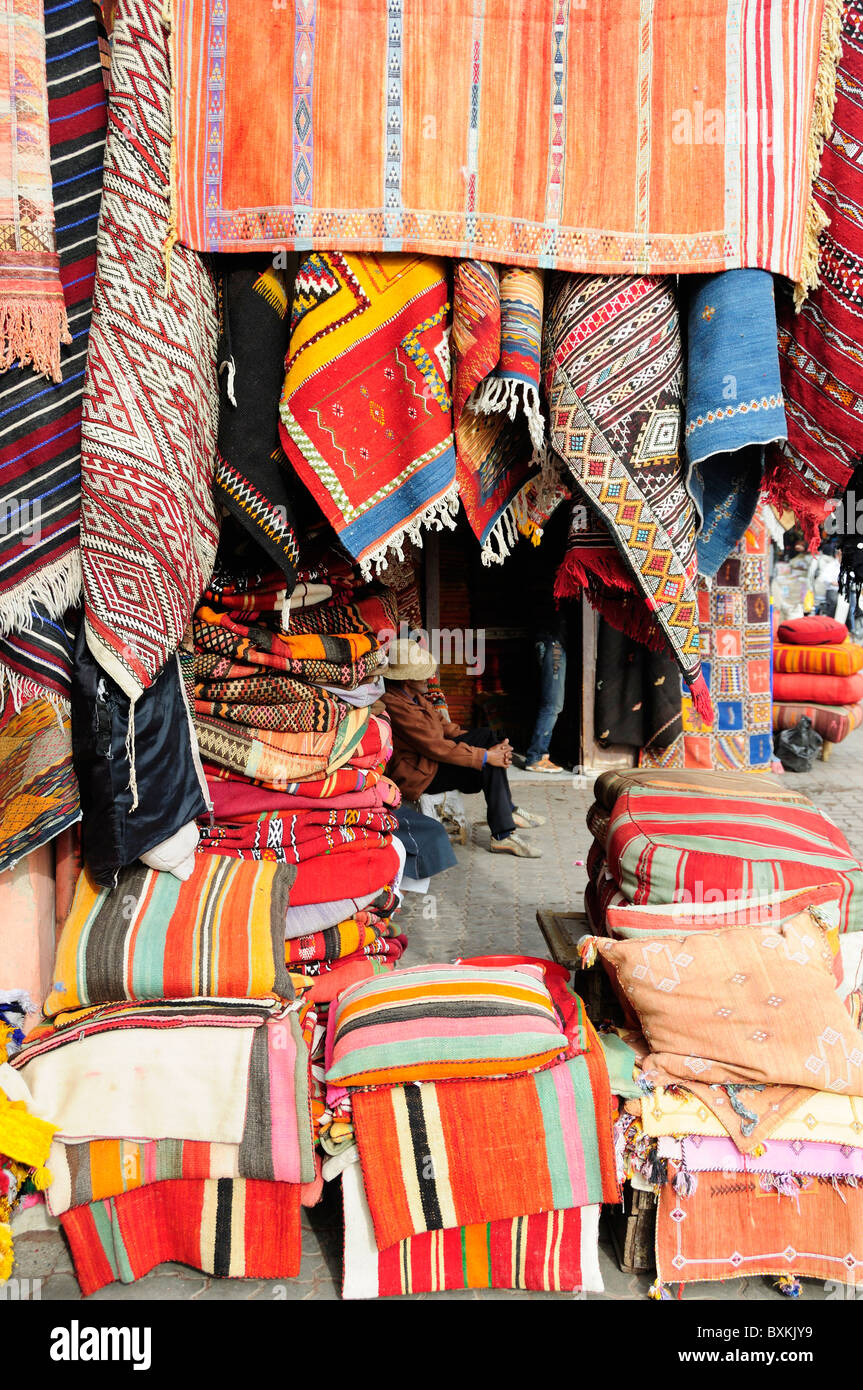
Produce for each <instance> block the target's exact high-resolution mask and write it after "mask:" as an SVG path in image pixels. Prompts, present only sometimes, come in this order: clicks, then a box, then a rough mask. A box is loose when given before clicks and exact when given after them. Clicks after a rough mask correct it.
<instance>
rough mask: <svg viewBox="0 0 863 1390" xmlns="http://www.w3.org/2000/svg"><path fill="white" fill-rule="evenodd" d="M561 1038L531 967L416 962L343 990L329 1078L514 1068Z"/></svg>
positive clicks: (547, 1054) (414, 1077)
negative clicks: (419, 963) (496, 967)
mask: <svg viewBox="0 0 863 1390" xmlns="http://www.w3.org/2000/svg"><path fill="white" fill-rule="evenodd" d="M567 1046H568V1043H567V1038H566V1036H565V1034H564V1033H563V1032H562V1031H561V1026H560V1021H559V1019H558V1016H557V1014H556V1012H555V1008H554V1004H553V1003H552V1000H551V996H550V994H549V992H548V989H547V988H546V985H545V983H544V981H543V972H542V970H541V969H539V968H538V967H536V966H531V965H524V966H516V967H514V968H513V969H509V970H507V969H493V968H487V967H484V966H469V965H418V966H414V967H412V968H411V969H409V970H398V971H396V972H395V973H394V974H392V975H385V976H379V977H378V978H377V979H374V980H365V981H363V982H362V983H361V984H358V985H353V986H351V988H350V989H347V990H345V992H344V994H343V995H341V997H340V999H339V1003H338V1006H337V1008H336V1010H335V1020H334V1025H333V1032H332V1058H331V1064H330V1066H329V1069H328V1071H327V1080H328V1081H331V1082H339V1083H340V1084H341V1085H343V1086H383V1085H386V1084H388V1083H395V1084H402V1083H405V1082H408V1081H446V1080H454V1079H456V1078H463V1077H471V1076H512V1075H516V1074H519V1073H522V1072H527V1071H532V1070H534V1069H536V1068H537V1067H541V1066H544V1065H545V1064H546V1063H547V1062H550V1061H552V1060H553V1059H554V1058H556V1057H560V1056H561V1054H562V1053H563V1052H564V1051H565V1050H566V1048H567Z"/></svg>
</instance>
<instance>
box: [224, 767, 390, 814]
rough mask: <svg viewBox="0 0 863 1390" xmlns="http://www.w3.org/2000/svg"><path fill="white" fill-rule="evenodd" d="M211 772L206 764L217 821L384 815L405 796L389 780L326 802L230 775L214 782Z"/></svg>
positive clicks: (383, 780) (383, 779)
mask: <svg viewBox="0 0 863 1390" xmlns="http://www.w3.org/2000/svg"><path fill="white" fill-rule="evenodd" d="M211 771H212V772H214V773H215V771H216V770H215V769H211V768H210V767H209V766H208V765H206V764H205V766H204V772H205V773H206V774H207V778H208V787H209V792H210V798H211V800H212V802H213V815H214V817H215V819H216V820H217V821H230V820H240V819H242V818H244V817H245V816H249V815H252V816H255V815H263V814H265V813H266V812H270V813H271V814H275V813H276V812H281V811H283V812H284V813H285V814H286V815H290V814H292V813H293V814H295V813H296V812H297V811H308V810H316V809H320V808H321V807H322V806H324V807H325V808H326V810H327V811H381V810H383V808H384V806H385V805H390V806H397V805H398V804H399V801H400V799H401V793H400V792H399V790H398V788H397V787H396V786H395V783H393V782H390V781H389V780H388V779H385V778H381V780H380V781H379V782H375V783H374V784H373V785H371V786H368V787H363V788H361V789H360V790H358V791H355V792H342V793H340V794H339V795H337V796H328V797H326V798H325V799H323V798H321V797H320V796H308V795H303V794H300V793H296V792H287V791H276V790H275V789H274V788H269V787H268V788H263V787H260V786H258V785H257V783H255V782H250V781H247V780H246V779H245V778H243V777H232V776H231V775H230V774H228V775H227V776H225V777H220V776H218V775H214V776H213V777H212V779H211V778H210V773H211Z"/></svg>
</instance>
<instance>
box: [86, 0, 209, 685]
mask: <svg viewBox="0 0 863 1390" xmlns="http://www.w3.org/2000/svg"><path fill="white" fill-rule="evenodd" d="M111 84H112V85H111V124H110V129H109V132H108V141H107V145H106V150H105V183H104V191H103V196H102V212H101V218H100V222H99V260H98V274H97V280H96V292H95V297H94V303H93V326H92V329H91V333H90V343H89V350H88V357H87V375H86V380H85V383H84V403H83V416H84V418H83V429H82V442H81V455H82V503H81V557H82V565H83V572H84V604H85V609H84V615H85V623H86V632H87V642H88V645H89V646H90V649H91V651H92V652H93V655H94V657H95V658H96V660H97V661H98V662H99V664H100V665H101V666H102V667H103V668H104V669H105V670H106V671H107V672H108V674H109V675H111V676H112V677H113V678H114V680H116V682H117V684H118V685H119V686H120V688H121V690H123V691H124V693H125V694H126V695H128V697H129V699H130V700H131V701H132V702H133V703H134V701H135V700H136V699H137V698H138V696H139V695H140V694H141V691H142V690H144V689H145V688H146V687H147V686H148V685H149V684H150V683H151V682H152V681H153V679H154V678H155V676H156V675H157V673H158V672H159V670H160V669H161V668H162V666H163V665H164V663H165V661H166V660H167V659H168V657H169V656H170V655H171V653H172V652H173V651H175V650H176V648H177V647H178V645H179V643H180V641H181V639H182V636H183V633H184V632H185V630H186V628H187V626H188V624H189V621H190V619H191V617H192V612H193V610H194V607H195V604H196V603H197V601H198V598H199V596H200V594H201V591H202V589H203V587H204V584H205V583H206V582H207V580H208V579H209V577H210V574H211V572H212V568H213V561H214V559H215V554H216V542H217V537H218V523H217V520H216V514H215V510H214V504H213V498H212V481H213V460H214V458H215V449H216V424H217V415H218V391H217V387H216V340H217V334H218V319H217V315H216V298H215V289H214V286H213V284H212V282H211V280H210V279H209V277H208V274H207V272H206V271H205V269H204V265H203V262H202V261H201V258H200V257H199V256H198V255H196V254H195V253H193V252H188V251H186V250H185V249H184V248H182V247H180V248H175V249H174V251H173V253H172V254H171V256H170V264H169V275H170V279H169V282H168V284H167V285H166V267H165V256H164V253H163V247H164V245H165V243H166V240H167V238H168V231H169V225H170V206H169V192H170V188H169V184H170V178H169V172H170V163H171V113H170V90H171V75H170V72H169V70H168V55H167V35H166V33H165V30H164V28H163V25H162V19H161V11H160V8H159V7H158V6H155V5H153V4H152V3H149V0H129V3H127V4H125V5H124V6H123V11H122V13H121V14H120V15H118V17H117V23H116V25H115V27H114V37H113V53H112V68H111Z"/></svg>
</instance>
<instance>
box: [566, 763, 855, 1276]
mask: <svg viewBox="0 0 863 1390" xmlns="http://www.w3.org/2000/svg"><path fill="white" fill-rule="evenodd" d="M594 795H595V798H596V800H595V803H594V805H593V806H592V807H591V810H590V812H589V815H588V824H589V825H590V827H591V830H592V832H593V834H594V845H593V848H592V852H591V858H590V860H589V870H590V883H589V884H588V888H587V892H586V895H585V904H586V908H587V912H588V918H589V922H590V925H591V928H592V931H593V933H594V935H593V936H592V937H591V938H590V939H589V940H588V941H586V942H585V943H583V946H582V951H583V959H584V960H585V962H586V963H587V962H590V961H591V960H592V958H594V957H595V956H598V957H599V960H600V962H601V964H602V965H603V967H604V969H605V971H606V974H607V976H608V979H609V981H610V984H611V987H612V991H613V994H614V996H615V998H616V1010H617V1015H616V1017H617V1023H616V1025H615V1026H611V1027H610V1029H609V1032H608V1034H607V1035H604V1036H603V1046H604V1048H605V1051H606V1056H607V1058H608V1063H609V1069H610V1071H611V1074H612V1082H611V1085H612V1090H613V1092H614V1094H615V1095H616V1096H617V1097H618V1104H619V1107H620V1113H619V1116H618V1119H617V1120H616V1123H615V1147H616V1150H617V1153H618V1162H619V1173H620V1176H621V1177H622V1178H624V1177H625V1178H627V1179H629V1180H631V1181H632V1182H633V1185H634V1186H637V1187H641V1188H644V1187H645V1186H648V1187H649V1188H651V1190H653V1191H657V1192H658V1193H659V1208H658V1225H657V1244H656V1249H657V1269H658V1272H659V1277H660V1285H661V1283H662V1281H666V1280H669V1279H674V1280H680V1281H682V1282H686V1281H687V1280H689V1279H703V1278H713V1279H722V1278H733V1277H735V1276H736V1275H738V1274H741V1273H746V1272H749V1273H774V1272H775V1273H777V1274H779V1275H782V1276H788V1277H789V1279H790V1277H791V1276H792V1275H799V1274H811V1275H814V1276H817V1277H821V1276H823V1277H825V1278H833V1279H838V1280H841V1279H843V1278H846V1277H851V1276H853V1268H854V1266H853V1264H852V1265H848V1266H846V1268H845V1272H843V1268H842V1266H841V1264H840V1259H841V1257H843V1256H845V1255H846V1254H847V1252H848V1251H854V1250H855V1249H856V1246H855V1242H854V1240H852V1239H851V1238H850V1230H849V1223H850V1225H851V1227H853V1222H854V1220H856V1219H857V1216H856V1205H855V1206H854V1210H853V1211H851V1212H850V1214H849V1212H848V1210H847V1208H846V1207H844V1206H843V1205H842V1202H843V1198H845V1197H847V1196H849V1195H850V1194H849V1193H848V1192H847V1191H846V1190H845V1188H844V1186H842V1187H841V1191H840V1190H839V1189H837V1186H836V1184H837V1183H838V1184H840V1186H841V1185H842V1184H843V1183H845V1182H846V1181H847V1180H848V1178H849V1177H850V1178H851V1179H852V1181H853V1176H854V1174H855V1173H856V1171H857V1165H858V1164H859V1163H860V1161H861V1160H863V1154H860V1153H859V1152H854V1153H851V1154H850V1156H849V1154H848V1152H846V1153H844V1154H843V1153H842V1152H841V1151H840V1146H841V1144H842V1142H843V1140H844V1141H846V1142H847V1141H848V1140H849V1137H850V1136H851V1135H852V1134H853V1133H854V1128H853V1127H854V1125H855V1124H857V1114H863V1099H861V1100H859V1101H858V1100H857V1099H856V1098H855V1097H856V1096H857V1092H856V1091H855V1090H854V1089H853V1086H854V1085H857V1084H859V1083H858V1081H857V1079H856V1077H852V1073H853V1071H854V1069H855V1068H856V1067H857V1066H858V1064H859V1063H860V1062H863V1038H861V1037H860V1035H859V1033H857V1030H856V1029H855V1028H854V1027H853V1026H852V1025H851V1019H850V1018H849V1016H848V1014H847V1013H845V1012H843V1010H842V1008H841V1002H840V1001H838V1000H837V996H836V986H837V981H838V982H839V983H840V984H841V981H842V973H843V971H842V960H843V957H844V956H846V955H848V956H850V955H852V954H854V953H853V951H852V952H846V951H845V950H844V943H845V941H846V940H847V941H848V942H849V944H850V945H852V946H853V945H854V944H856V943H855V941H854V939H853V938H840V935H839V930H838V929H841V931H842V932H848V931H851V932H855V931H859V930H860V929H861V927H863V898H861V890H863V874H861V868H860V865H859V864H858V863H857V861H856V860H855V859H854V858H853V856H852V855H851V852H850V850H849V848H848V845H847V843H846V842H845V840H844V837H843V836H842V835H841V833H840V832H839V831H838V830H837V829H836V827H835V826H833V824H832V823H831V822H830V821H829V820H828V819H827V818H826V817H825V816H823V815H822V814H821V813H820V812H819V811H817V810H816V809H815V808H814V807H813V806H812V805H811V803H809V801H808V800H807V798H806V797H805V796H803V795H802V794H801V793H798V792H794V791H787V790H786V789H785V788H784V786H783V784H782V783H781V782H780V781H778V780H777V779H775V778H771V777H767V776H763V775H758V776H757V777H756V776H753V774H751V773H716V772H713V773H710V772H703V771H692V772H683V771H680V772H675V771H673V770H667V771H654V772H648V771H646V770H642V771H635V772H622V773H618V772H609V773H605V774H603V775H602V776H601V777H600V778H599V779H598V780H597V783H596V785H595V788H594ZM840 940H841V941H842V945H843V949H842V950H841V951H840ZM856 954H857V955H858V956H859V952H857V953H856ZM789 971H790V972H791V977H792V978H787V974H788V972H789ZM794 971H799V972H801V973H800V975H799V977H795V976H794ZM825 972H826V983H825ZM856 997H857V996H852V998H856ZM659 1000H662V1001H663V1004H662V1006H661V1007H660V1006H658V1004H657V1001H659ZM663 1009H664V1010H665V1012H664V1013H663ZM609 1012H613V1010H610V1011H609ZM786 1016H788V1017H789V1018H790V1023H789V1024H786V1022H785V1020H786ZM856 1016H859V1013H858V1015H856ZM705 1019H709V1020H710V1036H711V1058H710V1059H705V1058H704V1057H703V1056H702V1055H701V1054H702V1052H703V1048H704V1036H705V1035H704V1027H705V1022H704V1021H705ZM744 1023H745V1025H746V1026H745V1027H744ZM666 1025H667V1026H666ZM726 1029H727V1030H728V1031H729V1032H732V1033H733V1032H734V1030H735V1029H737V1030H739V1031H738V1033H736V1034H735V1035H734V1037H733V1038H732V1040H731V1042H729V1043H728V1047H727V1050H726V1051H723V1045H724V1043H725V1042H726V1038H725V1033H724V1032H722V1033H721V1034H717V1030H726ZM849 1029H850V1031H849ZM670 1030H674V1036H670ZM715 1034H716V1035H717V1036H714V1035H715ZM789 1038H791V1039H795V1038H796V1039H797V1044H798V1047H799V1048H800V1049H804V1050H802V1051H801V1052H800V1054H799V1056H798V1058H797V1059H796V1069H795V1065H792V1061H795V1059H790V1058H789V1056H788V1055H787V1049H786V1053H783V1052H782V1050H781V1047H780V1044H782V1046H784V1045H785V1043H786V1042H787V1039H789ZM777 1039H778V1040H779V1042H777ZM735 1044H736V1045H737V1052H735V1051H734V1045H735ZM855 1059H856V1060H855ZM846 1064H847V1065H846ZM723 1066H724V1070H723ZM861 1080H863V1073H861ZM684 1086H685V1089H684ZM815 1087H817V1088H818V1090H817V1091H816V1090H815V1089H814V1088H815ZM855 1107H861V1108H860V1109H859V1111H858V1110H857V1109H855ZM822 1118H823V1120H824V1127H823V1131H822V1132H819V1133H818V1134H817V1135H816V1134H814V1127H815V1126H816V1125H817V1126H818V1127H819V1130H820V1127H821V1122H822ZM779 1121H781V1122H782V1123H781V1125H779V1127H778V1128H777V1125H778V1123H779ZM858 1127H859V1126H858ZM780 1138H781V1140H782V1143H771V1142H770V1141H771V1139H776V1140H778V1139H780ZM814 1139H817V1140H818V1141H826V1140H830V1141H831V1144H830V1146H825V1143H824V1142H813V1140H814ZM708 1140H709V1141H710V1142H707V1141H708ZM714 1141H717V1142H714ZM719 1141H721V1142H719ZM859 1143H860V1140H859V1137H858V1138H857V1140H856V1141H855V1142H854V1143H853V1144H851V1147H852V1148H855V1150H856V1149H857V1147H858V1146H859ZM706 1170H710V1178H709V1180H708V1179H707V1178H705V1177H704V1176H703V1174H704V1172H705V1171H706ZM699 1174H702V1176H701V1182H700V1186H699ZM804 1191H805V1192H806V1193H807V1194H808V1195H810V1196H812V1198H813V1200H812V1201H811V1202H808V1203H802V1204H801V1203H800V1202H799V1201H798V1200H797V1199H798V1198H799V1196H800V1194H801V1193H802V1192H804ZM777 1194H783V1201H782V1202H781V1203H780V1204H779V1205H777V1203H776V1198H777ZM720 1196H721V1197H722V1198H723V1202H722V1203H721V1204H720V1205H719V1206H714V1205H713V1199H714V1198H716V1200H717V1201H718V1199H719V1197H720ZM766 1196H771V1197H772V1198H773V1199H774V1201H773V1207H772V1208H770V1209H769V1210H768V1209H767V1208H765V1215H766V1216H767V1218H768V1220H767V1222H766V1226H765V1223H762V1222H761V1221H760V1220H759V1219H756V1221H755V1222H754V1223H753V1222H752V1221H751V1220H750V1217H751V1215H752V1211H753V1206H752V1203H753V1201H754V1200H755V1199H756V1198H760V1197H766ZM785 1196H790V1197H791V1198H793V1199H794V1200H789V1201H787V1202H786V1201H785V1200H784V1197H785ZM856 1201H857V1194H856V1191H855V1192H854V1193H853V1202H854V1204H856ZM760 1210H761V1209H760V1208H758V1212H759V1213H760ZM809 1213H811V1215H810V1214H809ZM861 1214H863V1213H861ZM822 1223H823V1224H824V1231H823V1232H820V1233H819V1228H820V1226H821V1225H822ZM840 1247H841V1249H840ZM798 1251H810V1252H811V1251H816V1252H819V1253H818V1254H817V1255H814V1256H811V1257H806V1258H804V1257H802V1256H798V1253H797V1252H798ZM776 1252H784V1253H782V1254H777V1253H776ZM857 1253H858V1254H859V1251H858V1252H857ZM849 1271H850V1276H849ZM793 1287H794V1285H793V1283H790V1284H789V1288H792V1289H793ZM658 1294H659V1296H663V1295H662V1290H661V1287H660V1288H659V1289H658Z"/></svg>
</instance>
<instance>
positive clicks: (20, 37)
mask: <svg viewBox="0 0 863 1390" xmlns="http://www.w3.org/2000/svg"><path fill="white" fill-rule="evenodd" d="M45 67H46V54H45V25H44V20H43V15H42V0H6V3H5V4H4V6H3V13H2V15H0V72H2V73H3V87H2V95H0V371H5V370H6V368H7V367H11V366H12V364H13V362H18V364H19V365H20V366H22V367H23V366H27V364H28V363H32V364H33V367H34V369H35V370H36V371H37V372H41V373H44V374H45V375H46V376H50V377H51V378H52V379H53V380H54V381H59V380H60V344H61V343H69V342H71V336H70V333H69V324H68V321H67V318H66V302H65V299H64V297H63V286H62V285H61V283H60V267H59V263H58V260H57V252H56V243H55V240H54V205H53V201H52V196H51V170H50V164H49V156H48V144H49V140H48V88H47V81H46V76H45Z"/></svg>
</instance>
